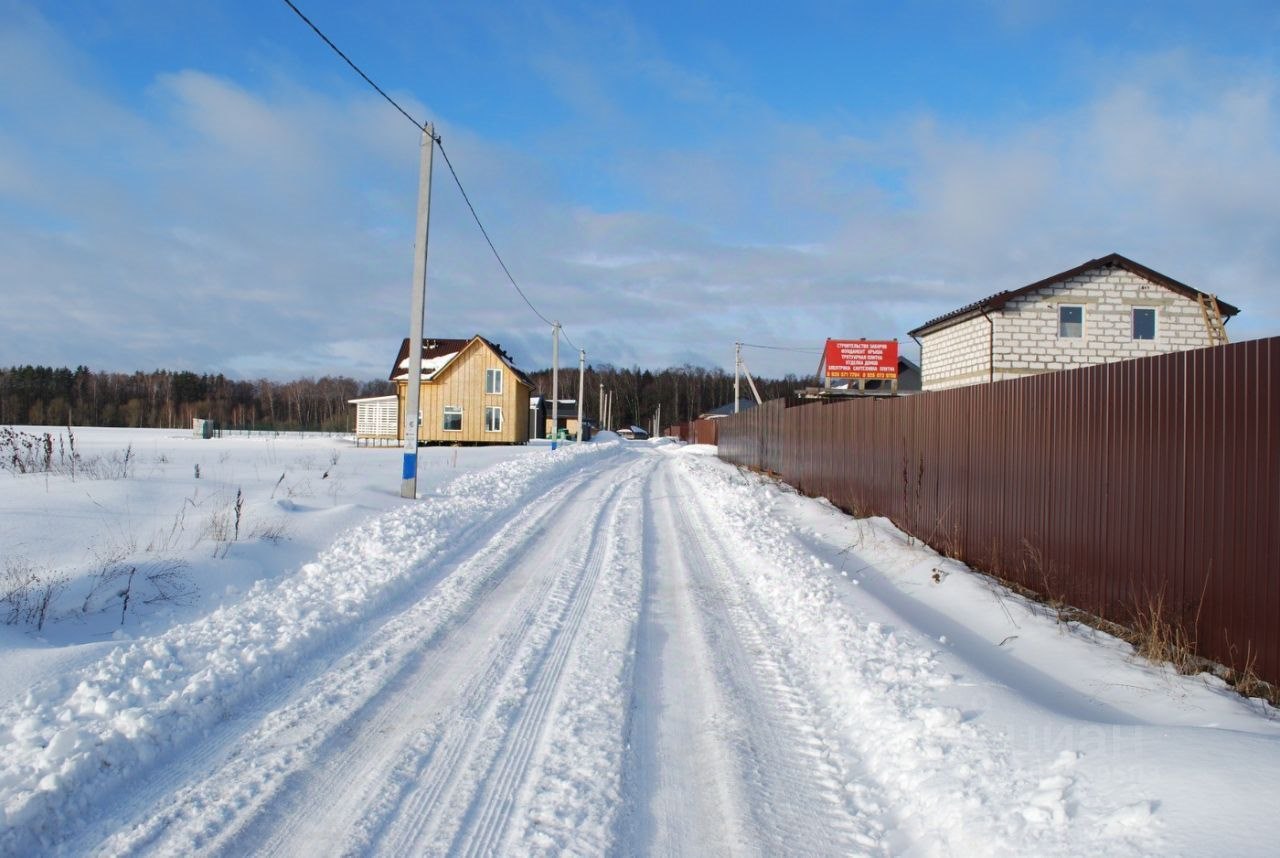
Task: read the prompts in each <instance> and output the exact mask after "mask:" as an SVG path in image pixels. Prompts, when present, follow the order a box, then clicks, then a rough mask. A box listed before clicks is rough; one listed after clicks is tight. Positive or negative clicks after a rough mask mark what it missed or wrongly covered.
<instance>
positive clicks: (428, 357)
mask: <svg viewBox="0 0 1280 858" xmlns="http://www.w3.org/2000/svg"><path fill="white" fill-rule="evenodd" d="M477 343H478V344H482V345H483V346H484V347H485V348H488V349H489V350H490V351H491V352H493V353H494V354H495V355H497V356H498V358H499V359H500V360H501V361H502V362H503V363H504V364H505V365H506V366H507V368H508V369H510V370H511V373H512V375H514V376H515V377H516V381H518V382H520V383H521V384H523V385H524V386H525V387H528V388H529V389H530V390H532V389H533V381H531V380H530V378H529V376H527V375H525V374H524V373H523V372H522V371H521V370H519V369H517V368H516V365H515V363H514V362H513V361H512V360H511V356H510V355H508V354H507V353H506V352H505V351H503V350H502V346H500V345H497V344H496V343H493V342H490V341H489V340H487V339H485V338H484V337H482V336H480V335H479V334H476V335H475V336H473V337H472V338H471V339H469V340H456V339H454V340H439V339H425V340H423V341H422V370H423V375H422V378H423V380H424V381H436V380H438V379H440V378H441V376H442V375H443V374H444V373H445V371H446V370H447V369H448V368H449V367H450V366H452V365H453V364H454V363H455V362H456V361H457V359H458V357H459V356H460V355H461V354H462V353H463V352H464V351H466V350H467V349H468V348H470V347H471V346H474V345H476V344H477ZM408 377H409V338H408V337H405V338H404V340H403V341H401V343H400V351H399V353H398V354H397V355H396V362H395V363H394V364H393V365H392V367H391V375H390V380H391V381H406V380H408Z"/></svg>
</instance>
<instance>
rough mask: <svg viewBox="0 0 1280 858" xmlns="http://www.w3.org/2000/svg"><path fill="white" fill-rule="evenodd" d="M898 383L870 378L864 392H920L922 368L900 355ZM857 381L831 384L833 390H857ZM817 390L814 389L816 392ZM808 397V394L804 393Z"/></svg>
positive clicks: (866, 382)
mask: <svg viewBox="0 0 1280 858" xmlns="http://www.w3.org/2000/svg"><path fill="white" fill-rule="evenodd" d="M897 381H898V383H897V385H896V386H895V385H894V383H893V382H892V381H889V380H886V379H878V378H869V379H866V380H865V381H863V382H862V390H864V391H877V392H882V393H889V392H891V391H894V390H896V391H897V392H898V393H915V392H917V391H919V390H920V385H921V382H920V367H918V366H917V365H916V364H915V362H914V361H911V360H910V359H908V358H905V357H903V356H902V355H898V379H897ZM857 386H858V385H857V382H856V381H849V380H845V381H835V382H832V383H831V387H830V389H831V390H853V389H854V388H856V387H857ZM816 391H817V389H816V388H815V389H814V392H816ZM804 393H805V394H806V395H807V394H808V392H807V391H806V392H804Z"/></svg>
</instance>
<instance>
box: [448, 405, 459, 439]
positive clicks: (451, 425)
mask: <svg viewBox="0 0 1280 858" xmlns="http://www.w3.org/2000/svg"><path fill="white" fill-rule="evenodd" d="M444 431H446V432H461V431H462V406H461V405H446V406H445V407H444Z"/></svg>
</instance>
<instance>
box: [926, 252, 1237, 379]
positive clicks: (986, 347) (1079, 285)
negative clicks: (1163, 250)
mask: <svg viewBox="0 0 1280 858" xmlns="http://www.w3.org/2000/svg"><path fill="white" fill-rule="evenodd" d="M1201 294H1202V293H1200V292H1199V291H1198V290H1196V289H1193V288H1191V287H1190V286H1187V285H1186V284H1183V283H1179V282H1178V281H1177V280H1173V279H1171V278H1169V277H1166V276H1165V275H1163V274H1161V273H1159V272H1158V271H1152V270H1151V269H1150V268H1147V267H1146V266H1143V265H1139V264H1138V263H1136V262H1134V261H1133V260H1131V259H1126V258H1125V257H1123V256H1121V255H1120V254H1118V253H1113V254H1111V255H1110V256H1104V257H1102V258H1101V259H1093V260H1090V261H1089V262H1086V263H1084V264H1083V265H1081V266H1079V267H1077V268H1073V269H1071V270H1070V271H1063V272H1062V273H1061V274H1055V275H1053V276H1052V277H1048V278H1046V279H1044V280H1041V281H1039V282H1037V283H1032V284H1031V285H1029V286H1023V287H1022V288H1020V289H1014V290H1006V291H1004V292H1000V293H998V294H996V295H992V296H991V297H989V298H984V299H983V300H981V301H977V302H975V303H973V304H969V305H968V306H965V307H961V308H960V309H959V310H954V311H952V312H950V313H947V314H945V315H942V316H939V317H938V318H936V319H933V320H931V321H929V322H926V323H924V324H923V325H921V326H920V327H918V328H916V329H915V330H913V331H912V332H911V336H912V337H914V338H915V339H916V340H917V342H919V343H920V363H921V368H922V374H923V387H924V389H925V390H941V389H943V388H947V387H961V386H963V385H967V384H979V383H983V382H988V381H1002V380H1004V379H1009V378H1021V377H1023V376H1027V375H1036V374H1038V373H1044V372H1056V371H1058V370H1063V369H1072V368H1074V367H1078V366H1084V365H1086V364H1094V363H1110V362H1112V361H1118V360H1127V359H1129V358H1137V357H1146V356H1148V355H1153V354H1159V353H1161V352H1174V351H1183V350H1185V349H1196V348H1203V347H1205V346H1209V345H1213V343H1212V342H1211V341H1210V338H1209V331H1208V328H1207V327H1206V325H1205V320H1204V314H1203V312H1202V310H1201V307H1200V302H1199V296H1200V295H1201ZM1206 297H1208V296H1207V295H1206ZM1218 306H1219V308H1220V309H1221V312H1222V316H1223V320H1224V321H1225V320H1226V319H1227V318H1230V317H1231V316H1234V315H1236V314H1237V313H1238V312H1240V311H1239V310H1238V309H1237V308H1235V307H1233V306H1231V305H1230V304H1227V303H1225V302H1222V301H1219V302H1218Z"/></svg>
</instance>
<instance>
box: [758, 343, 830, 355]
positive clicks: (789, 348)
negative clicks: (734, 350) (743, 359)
mask: <svg viewBox="0 0 1280 858" xmlns="http://www.w3.org/2000/svg"><path fill="white" fill-rule="evenodd" d="M738 345H740V346H742V347H743V348H748V349H769V350H770V351H775V352H800V353H801V354H806V355H816V354H822V350H821V349H802V348H795V347H793V346H762V345H758V344H756V343H738Z"/></svg>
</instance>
